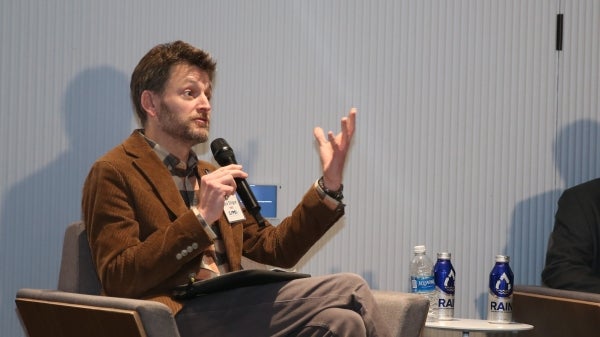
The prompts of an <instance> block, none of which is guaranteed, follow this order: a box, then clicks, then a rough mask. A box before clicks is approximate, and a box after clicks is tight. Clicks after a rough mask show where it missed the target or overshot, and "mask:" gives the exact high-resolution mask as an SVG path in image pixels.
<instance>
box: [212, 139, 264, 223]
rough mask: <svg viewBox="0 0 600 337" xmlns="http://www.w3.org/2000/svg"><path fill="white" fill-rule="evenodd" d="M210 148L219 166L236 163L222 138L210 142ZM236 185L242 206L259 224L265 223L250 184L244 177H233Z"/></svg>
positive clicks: (229, 148) (231, 150)
mask: <svg viewBox="0 0 600 337" xmlns="http://www.w3.org/2000/svg"><path fill="white" fill-rule="evenodd" d="M210 150H211V151H212V153H213V156H214V157H215V160H216V161H217V163H219V165H221V166H228V165H231V164H237V161H236V160H235V155H234V154H233V149H232V148H231V147H230V146H229V144H228V143H227V141H225V139H223V138H217V139H215V140H213V141H212V143H210ZM234 180H235V183H236V185H237V189H236V190H237V194H238V195H239V196H240V198H241V199H242V202H243V203H244V206H245V207H246V209H247V210H248V212H250V214H251V215H252V216H253V217H254V218H255V219H256V221H257V222H258V224H259V225H260V226H264V225H265V219H264V218H263V216H262V214H260V205H259V204H258V201H257V200H256V197H255V196H254V193H252V190H251V189H250V185H248V182H247V181H246V179H245V177H234Z"/></svg>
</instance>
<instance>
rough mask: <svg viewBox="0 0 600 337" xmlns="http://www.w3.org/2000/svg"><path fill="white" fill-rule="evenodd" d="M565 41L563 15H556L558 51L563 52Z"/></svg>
mask: <svg viewBox="0 0 600 337" xmlns="http://www.w3.org/2000/svg"><path fill="white" fill-rule="evenodd" d="M562 41H563V14H557V15H556V50H557V51H561V50H562Z"/></svg>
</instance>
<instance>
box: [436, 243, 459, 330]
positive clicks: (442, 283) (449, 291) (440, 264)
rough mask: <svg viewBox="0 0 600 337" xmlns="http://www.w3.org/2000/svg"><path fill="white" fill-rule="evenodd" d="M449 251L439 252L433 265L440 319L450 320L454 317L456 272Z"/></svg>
mask: <svg viewBox="0 0 600 337" xmlns="http://www.w3.org/2000/svg"><path fill="white" fill-rule="evenodd" d="M450 258H451V255H450V253H448V252H442V253H438V254H437V262H436V263H435V266H434V267H433V275H434V277H435V290H436V293H437V301H436V308H437V309H438V319H439V320H440V321H448V320H452V319H454V289H455V288H454V281H455V278H456V273H455V272H454V267H453V266H452V262H451V261H450Z"/></svg>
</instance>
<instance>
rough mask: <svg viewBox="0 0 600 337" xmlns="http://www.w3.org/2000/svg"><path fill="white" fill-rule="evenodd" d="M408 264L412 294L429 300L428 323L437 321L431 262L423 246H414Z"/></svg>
mask: <svg viewBox="0 0 600 337" xmlns="http://www.w3.org/2000/svg"><path fill="white" fill-rule="evenodd" d="M413 253H414V256H413V258H412V261H411V262H410V284H411V291H412V292H413V293H417V294H421V295H423V296H425V297H426V298H427V299H428V300H429V313H428V314H427V320H428V321H437V310H436V309H437V296H436V294H435V280H434V277H433V262H432V261H431V259H430V258H429V257H428V256H427V254H426V249H425V246H415V247H414V249H413Z"/></svg>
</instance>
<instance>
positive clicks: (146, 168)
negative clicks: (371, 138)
mask: <svg viewBox="0 0 600 337" xmlns="http://www.w3.org/2000/svg"><path fill="white" fill-rule="evenodd" d="M215 71H216V63H215V61H214V60H213V59H212V58H211V56H210V55H209V54H207V53H206V52H205V51H203V50H200V49H197V48H195V47H193V46H191V45H189V44H187V43H185V42H182V41H176V42H172V43H165V44H161V45H158V46H156V47H154V48H152V49H151V50H150V51H149V52H148V53H147V54H146V55H145V56H144V57H143V58H142V59H141V60H140V62H139V63H138V65H137V66H136V68H135V70H134V72H133V74H132V76H131V84H130V87H131V99H132V101H133V105H134V108H135V112H136V114H137V117H138V119H139V121H140V124H141V126H142V128H141V129H138V130H135V131H133V133H132V134H131V136H129V138H127V139H126V140H125V141H123V143H121V144H120V145H118V146H117V147H115V148H114V149H112V150H110V151H109V152H108V153H107V154H105V155H104V156H102V157H101V158H99V159H98V160H97V161H96V162H95V163H94V164H93V166H92V168H91V170H90V172H89V174H88V177H87V179H86V181H85V184H84V189H83V200H82V208H83V220H84V222H85V225H86V229H87V233H88V239H89V243H90V247H91V252H92V258H93V260H94V263H95V266H96V269H97V271H98V275H99V278H100V281H101V284H102V290H103V293H104V294H106V295H110V296H120V297H131V298H143V299H150V300H155V301H159V302H162V303H164V304H166V305H167V306H169V308H171V310H172V311H173V314H174V315H175V318H176V322H177V325H178V328H179V330H180V332H181V335H182V336H184V337H185V336H332V335H335V336H350V335H352V336H388V335H389V331H388V328H387V326H386V323H385V322H384V321H383V317H382V316H381V314H380V312H379V309H378V308H377V305H376V304H375V302H374V299H373V296H372V294H371V291H370V289H369V287H368V285H367V284H366V282H365V281H364V280H363V279H362V278H361V277H360V276H358V275H354V274H349V273H345V274H334V275H326V276H319V277H309V278H303V279H297V280H292V281H286V282H276V283H269V284H263V285H258V286H250V287H242V288H237V289H232V290H227V291H222V292H217V293H212V294H208V295H203V296H201V297H196V298H194V299H190V300H181V299H176V298H173V297H172V292H173V289H174V288H175V287H176V286H178V285H181V284H186V283H189V282H194V281H197V280H204V279H210V278H214V277H217V276H219V275H223V274H226V273H229V272H232V271H237V270H240V269H241V268H242V266H241V257H242V255H243V256H246V257H248V258H250V259H252V260H255V261H257V262H260V263H265V264H268V265H272V266H279V267H284V268H288V267H292V266H294V265H295V264H296V263H297V262H298V260H299V259H300V258H301V257H302V256H303V255H304V254H305V253H306V252H307V251H308V249H309V248H310V247H311V246H312V245H313V244H314V243H315V242H316V241H317V240H319V238H321V237H322V236H323V235H324V234H325V233H326V232H327V230H329V229H330V228H331V227H332V226H333V225H334V224H335V223H336V222H337V221H338V220H339V219H340V218H341V217H342V216H343V214H344V204H343V203H342V198H343V194H342V178H343V169H344V165H345V160H346V156H347V153H348V150H349V147H350V143H351V140H352V136H353V134H354V129H355V120H356V110H355V109H352V110H351V111H350V112H349V114H348V116H346V117H343V118H342V120H341V131H340V132H339V133H338V134H334V133H333V132H331V131H330V132H328V133H327V135H325V133H324V132H323V130H322V129H321V128H320V127H317V128H315V130H314V135H315V139H316V141H317V143H318V148H319V151H318V152H319V157H320V160H321V164H322V176H321V177H320V178H319V179H317V180H316V181H315V182H314V183H313V184H311V185H310V187H309V188H308V190H307V192H306V194H305V195H304V197H303V198H302V200H301V201H300V203H299V204H298V206H297V207H296V209H295V210H294V211H293V212H292V214H291V215H290V216H289V217H287V218H285V219H284V220H282V221H281V223H280V224H279V225H278V226H272V225H271V224H270V223H269V222H268V221H266V223H264V224H259V222H258V221H257V220H256V219H255V218H254V217H253V216H252V215H251V214H250V213H249V212H248V211H247V210H246V209H245V208H242V207H241V205H240V204H239V203H238V201H237V198H236V197H235V192H236V182H235V178H246V177H247V176H248V175H247V173H246V172H244V171H243V169H242V166H241V165H237V164H232V165H227V166H224V167H215V166H213V165H211V164H210V163H208V162H204V161H200V160H198V158H197V156H196V154H195V153H194V151H193V150H192V147H193V146H194V145H196V144H199V143H203V142H206V141H207V140H208V138H209V126H210V120H211V103H210V99H211V95H212V91H213V79H214V76H215ZM226 202H227V204H226ZM226 205H227V207H233V208H234V209H235V211H234V212H224V207H225V206H226ZM238 210H239V212H238ZM240 213H241V214H243V216H242V217H239V216H230V215H231V214H234V215H239V214H240Z"/></svg>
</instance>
